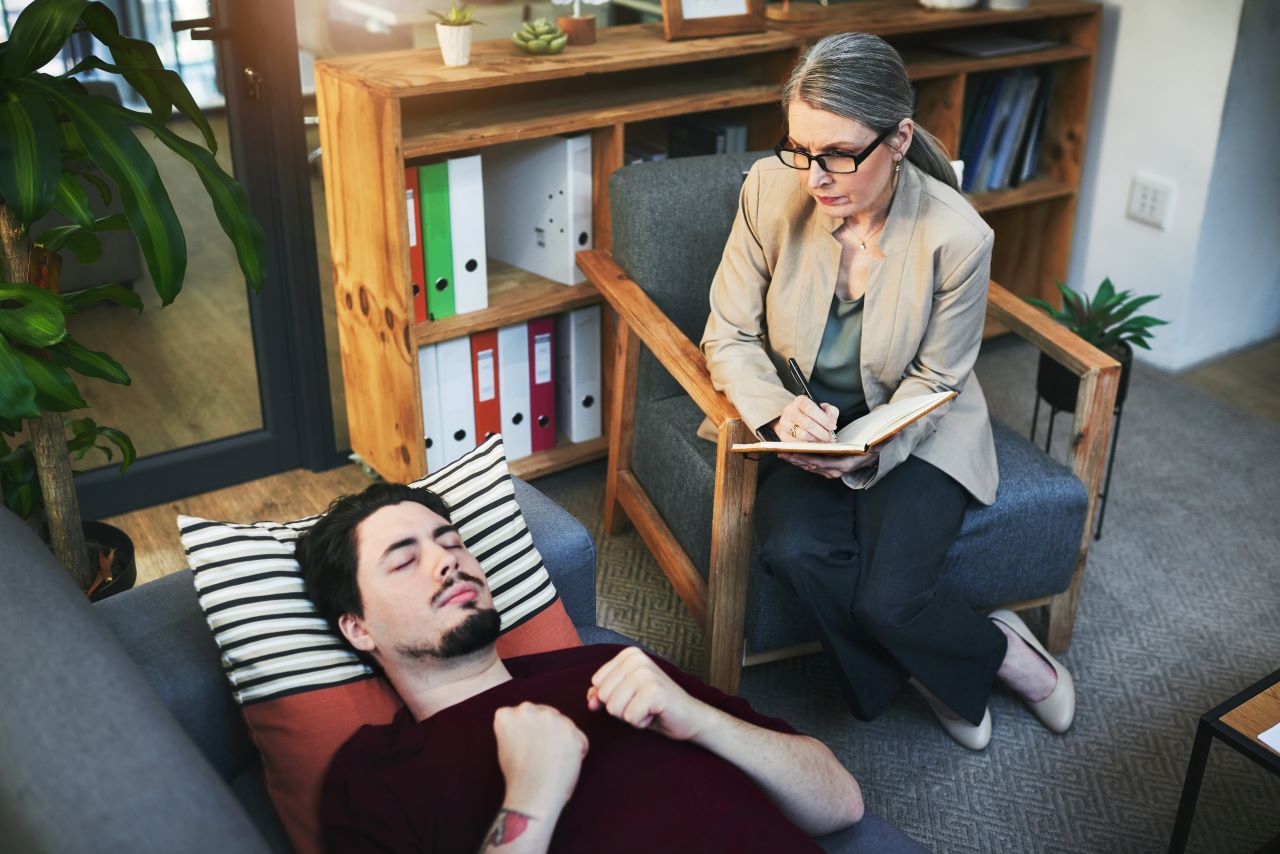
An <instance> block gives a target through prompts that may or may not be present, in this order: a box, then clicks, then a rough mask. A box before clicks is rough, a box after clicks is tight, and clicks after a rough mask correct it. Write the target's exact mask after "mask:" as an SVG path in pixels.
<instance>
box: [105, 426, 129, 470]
mask: <svg viewBox="0 0 1280 854" xmlns="http://www.w3.org/2000/svg"><path fill="white" fill-rule="evenodd" d="M98 435H100V436H101V437H102V438H104V439H106V440H107V441H108V442H110V443H111V444H113V445H115V446H116V447H117V448H119V449H120V473H121V474H124V473H125V470H126V469H128V468H129V466H130V465H132V464H133V461H134V460H136V459H137V458H138V451H137V449H136V448H134V447H133V440H132V439H130V438H129V437H128V436H126V435H125V434H124V433H121V432H120V431H119V430H117V429H115V428H114V427H99V428H98ZM99 447H104V446H102V445H99Z"/></svg>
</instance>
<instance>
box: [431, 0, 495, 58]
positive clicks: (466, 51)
mask: <svg viewBox="0 0 1280 854" xmlns="http://www.w3.org/2000/svg"><path fill="white" fill-rule="evenodd" d="M430 11H431V14H433V15H435V16H436V17H437V18H439V19H440V20H439V21H438V22H436V38H437V39H438V40H439V41H440V56H441V58H443V59H444V64H445V65H454V66H457V65H466V64H467V63H469V62H471V25H472V24H480V25H482V26H483V24H484V22H483V21H477V20H476V19H475V18H474V17H473V16H474V15H475V13H476V4H474V3H464V4H463V5H462V6H461V7H459V6H458V0H449V11H448V12H437V11H435V10H434V9H432V10H430Z"/></svg>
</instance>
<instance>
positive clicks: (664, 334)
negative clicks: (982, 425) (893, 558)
mask: <svg viewBox="0 0 1280 854" xmlns="http://www.w3.org/2000/svg"><path fill="white" fill-rule="evenodd" d="M761 156H763V155H762V154H761V153H755V154H736V155H735V154H730V155H714V156H710V157H692V158H683V159H677V160H668V161H662V162H656V163H642V164H636V165H632V166H627V167H624V168H623V169H621V170H619V171H617V172H615V173H614V174H613V176H612V178H611V179H610V182H609V199H610V204H611V215H612V234H613V249H612V254H610V253H609V252H608V251H605V250H590V251H584V252H580V253H579V254H578V259H579V265H580V266H581V268H582V269H583V271H584V272H585V273H586V275H587V277H588V279H589V280H590V281H591V282H592V283H593V284H594V285H595V286H596V287H597V288H598V289H599V290H600V292H601V293H602V294H603V296H604V298H605V300H606V301H607V302H608V304H609V306H610V307H611V308H612V309H613V310H614V311H615V312H616V313H617V315H618V329H617V336H616V344H617V346H616V353H615V355H614V362H613V372H614V373H613V377H612V389H613V397H612V400H611V401H610V420H609V422H608V423H609V453H610V455H609V465H608V480H607V488H606V494H605V525H606V530H608V531H609V532H610V533H615V532H617V531H618V530H619V528H620V526H621V524H622V523H623V521H624V518H623V514H624V513H625V516H626V517H627V518H629V519H630V521H631V522H632V523H633V524H634V525H635V526H636V529H637V531H638V532H639V533H640V535H641V537H642V538H643V539H644V540H645V543H646V544H647V545H648V547H649V549H650V551H651V552H652V553H653V554H654V556H655V558H656V559H657V561H658V563H659V564H660V565H661V566H662V569H663V571H664V572H665V573H666V575H667V577H668V579H670V581H671V583H672V585H673V586H674V588H675V590H676V591H677V592H678V593H679V595H680V597H681V599H682V600H683V601H684V603H685V605H686V607H687V608H688V609H689V611H690V613H691V614H692V615H693V617H694V619H695V620H697V621H698V622H699V623H700V624H702V626H703V628H704V631H705V632H706V635H707V646H708V650H709V662H708V680H709V681H710V682H711V683H712V684H714V685H716V686H717V687H719V688H721V689H723V690H727V691H734V690H736V688H737V684H738V679H739V676H740V672H741V668H742V666H744V665H750V664H755V663H761V662H764V661H772V660H776V659H779V658H785V657H788V656H792V655H798V654H804V653H808V652H813V651H816V650H817V649H819V646H818V644H817V642H816V638H817V632H816V630H815V628H814V626H813V624H812V621H811V619H810V617H809V615H808V613H807V612H806V611H805V609H804V607H803V606H802V605H801V603H800V601H799V600H798V599H797V598H796V597H795V596H794V595H792V594H791V593H790V592H789V591H788V590H787V589H786V588H785V587H783V586H782V584H781V583H779V582H778V581H777V580H776V579H774V578H773V577H772V576H770V575H768V574H767V573H766V572H765V571H764V570H763V569H762V567H761V565H760V564H759V562H758V561H757V560H756V559H755V556H754V554H753V550H752V548H751V513H752V506H753V502H754V499H755V466H756V464H755V463H754V462H753V461H751V460H749V459H747V458H746V457H745V456H744V455H740V454H732V453H729V452H728V448H729V446H730V445H732V444H733V443H734V442H742V441H752V440H753V439H754V436H753V435H752V434H751V432H750V431H749V430H748V429H747V427H746V426H745V425H744V424H743V423H742V421H741V420H740V419H739V417H738V413H737V410H736V409H735V408H734V407H733V405H732V404H731V403H730V402H729V400H728V399H727V398H726V397H725V396H724V395H722V394H720V393H719V392H717V391H716V390H715V388H714V387H713V386H712V384H711V380H710V377H709V375H708V373H707V369H706V366H705V363H704V361H703V358H702V355H701V353H700V352H699V350H698V347H697V346H696V344H695V343H694V342H696V341H698V340H699V339H700V337H701V334H702V330H703V326H704V325H705V323H706V319H707V315H708V311H709V296H708V295H709V290H710V284H711V280H712V277H713V275H714V273H715V270H716V267H717V265H718V264H719V261H720V256H721V252H722V250H723V247H724V244H725V241H726V239H727V237H728V234H729V229H730V227H731V225H732V223H733V219H734V215H735V213H736V210H737V204H738V195H739V191H740V189H741V185H742V179H743V176H744V175H745V172H746V170H747V169H749V168H750V165H751V164H752V163H753V162H754V161H755V160H757V159H759V158H760V157H761ZM989 294H990V298H989V307H988V319H994V320H996V321H998V322H1000V323H1002V324H1004V325H1005V326H1007V327H1008V328H1009V329H1011V330H1012V331H1013V332H1015V333H1016V334H1018V335H1020V336H1022V337H1024V338H1026V339H1028V340H1029V341H1031V342H1032V343H1033V344H1035V345H1036V346H1037V347H1039V348H1040V349H1041V350H1043V351H1044V352H1046V353H1048V354H1049V355H1050V356H1051V357H1053V358H1054V359H1056V360H1057V361H1059V362H1061V363H1062V364H1064V365H1065V366H1066V367H1067V368H1069V369H1070V370H1071V371H1072V372H1073V373H1075V374H1076V375H1077V376H1080V377H1081V378H1082V380H1081V383H1080V400H1079V402H1078V405H1077V408H1076V413H1077V414H1076V421H1075V425H1074V433H1073V441H1072V447H1073V454H1074V461H1073V468H1072V469H1067V468H1066V467H1064V466H1062V465H1060V464H1059V463H1057V462H1055V461H1053V460H1052V459H1050V458H1049V457H1047V456H1046V455H1045V454H1044V453H1042V452H1041V451H1040V450H1038V449H1037V448H1035V447H1034V446H1033V445H1032V444H1031V443H1030V442H1028V441H1027V440H1026V439H1025V438H1023V437H1021V436H1019V435H1018V434H1016V433H1014V432H1013V431H1012V430H1010V429H1009V428H1007V427H1005V426H1004V425H1002V424H999V423H996V424H995V425H994V430H995V441H996V453H997V457H998V460H999V467H1000V491H999V494H998V496H997V498H996V502H995V504H994V505H992V506H991V507H981V506H975V507H973V508H972V509H971V510H970V511H969V513H968V514H967V516H966V518H965V522H964V526H963V528H962V531H961V535H960V538H959V539H958V540H957V542H956V544H955V546H954V548H953V550H952V552H951V553H950V555H949V556H948V568H947V583H948V584H950V585H952V586H953V587H954V588H955V589H956V590H957V591H959V592H960V593H961V594H962V595H963V596H964V597H965V598H966V599H967V600H968V601H969V602H970V603H972V604H973V605H974V606H975V607H979V608H993V607H996V606H999V605H1004V606H1006V607H1013V608H1015V609H1026V608H1031V607H1035V606H1042V605H1043V606H1048V608H1049V624H1048V625H1049V630H1048V635H1049V637H1048V643H1049V647H1050V648H1051V649H1052V650H1054V651H1055V652H1061V651H1062V650H1064V649H1065V648H1066V647H1067V645H1068V644H1069V643H1070V638H1071V630H1072V625H1073V622H1074V619H1075V609H1076V600H1077V596H1078V595H1079V591H1080V585H1081V581H1082V577H1083V571H1084V565H1085V557H1086V554H1087V548H1088V544H1089V532H1090V520H1091V519H1092V510H1093V501H1094V496H1096V495H1097V492H1098V486H1099V483H1100V476H1101V472H1102V462H1103V455H1104V453H1105V449H1106V446H1107V438H1108V435H1109V431H1110V427H1111V411H1112V402H1113V401H1114V397H1115V387H1116V382H1117V378H1118V373H1119V367H1118V365H1117V363H1116V362H1115V361H1114V360H1113V359H1111V358H1110V357H1109V356H1106V355H1105V354H1103V353H1102V352H1101V351H1099V350H1097V349H1095V348H1094V347H1092V346H1091V345H1089V344H1087V343H1086V342H1084V341H1083V340H1081V339H1079V338H1077V337H1076V336H1075V335H1073V334H1071V333H1070V332H1068V331H1067V330H1066V329H1064V328H1063V327H1061V326H1059V325H1058V324H1056V323H1054V322H1053V321H1052V320H1050V319H1049V318H1048V317H1047V316H1045V315H1044V314H1043V313H1042V312H1039V311H1037V310H1035V309H1033V308H1031V307H1030V306H1028V305H1026V304H1025V303H1024V302H1023V301H1022V300H1020V299H1018V298H1016V297H1014V296H1013V295H1012V294H1010V293H1009V292H1008V291H1006V290H1004V289H1003V288H1001V287H1000V286H999V285H997V284H996V283H995V282H992V283H991V286H990V292H989ZM642 344H643V345H644V346H643V348H642V346H641V345H642ZM642 349H643V350H644V352H642ZM704 416H705V417H709V418H710V419H711V421H712V423H713V424H714V425H715V426H716V428H717V430H718V440H717V442H716V443H715V444H712V443H710V442H707V441H705V440H703V439H701V438H698V437H697V436H696V435H695V433H696V430H697V428H698V425H699V424H700V423H701V421H702V419H703V418H704Z"/></svg>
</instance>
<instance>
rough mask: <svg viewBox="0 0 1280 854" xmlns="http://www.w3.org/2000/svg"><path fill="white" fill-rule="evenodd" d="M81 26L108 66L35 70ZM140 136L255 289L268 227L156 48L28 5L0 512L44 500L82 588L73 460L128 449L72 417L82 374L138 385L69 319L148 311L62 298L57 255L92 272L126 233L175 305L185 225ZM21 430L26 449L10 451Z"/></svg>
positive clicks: (54, 5) (1, 184) (7, 117)
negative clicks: (197, 139)
mask: <svg viewBox="0 0 1280 854" xmlns="http://www.w3.org/2000/svg"><path fill="white" fill-rule="evenodd" d="M82 32H88V33H90V34H92V36H93V37H94V38H96V39H97V40H98V41H99V42H101V43H102V45H104V46H105V47H106V48H107V50H108V51H109V52H110V55H111V59H112V61H111V62H106V61H104V60H103V59H100V58H98V57H96V56H91V57H89V58H88V59H86V60H84V61H83V62H81V63H79V64H78V65H77V66H75V67H74V68H72V69H71V70H70V71H68V72H67V73H66V74H62V75H57V76H55V75H50V74H47V73H44V72H42V71H41V70H40V69H41V68H43V67H44V66H46V65H47V64H48V63H50V62H51V61H52V60H53V59H54V58H55V57H57V56H58V54H59V53H60V52H61V51H62V49H63V47H64V46H65V45H66V43H67V40H68V39H69V38H71V37H72V35H73V34H75V33H82ZM85 73H92V74H95V75H98V76H99V77H102V76H109V75H114V76H115V77H118V78H121V79H123V81H124V82H125V83H126V84H127V85H128V86H130V87H132V89H133V90H134V91H135V92H137V93H138V95H139V96H140V97H141V99H142V100H143V101H145V103H146V105H147V110H146V111H145V112H141V111H135V110H131V109H128V108H126V107H124V106H122V105H120V104H118V103H116V102H114V101H112V100H111V99H109V98H105V97H102V96H99V95H91V94H90V93H89V92H88V91H87V89H86V88H85V87H84V86H83V85H82V84H81V83H80V82H79V81H78V80H77V75H81V74H85ZM174 110H177V111H178V112H179V113H180V114H181V115H182V116H184V117H186V118H187V119H189V120H190V121H191V122H192V123H193V124H194V125H195V126H196V127H197V128H198V129H199V131H200V133H201V136H202V138H203V143H204V144H203V145H200V144H197V143H194V142H190V141H188V140H186V139H184V138H183V137H181V136H179V135H178V134H176V133H174V132H173V131H172V130H170V129H169V127H168V120H169V119H170V118H171V117H172V115H173V112H174ZM134 126H140V127H142V128H145V129H147V130H148V131H150V132H151V133H154V134H155V136H156V137H157V138H158V139H159V140H160V141H161V142H162V143H163V144H164V145H165V146H166V147H168V148H169V149H170V150H171V151H172V152H173V153H175V154H177V155H178V156H179V157H181V158H183V159H184V160H186V161H187V162H188V163H190V164H191V166H192V167H194V169H195V171H196V173H197V174H198V175H199V177H200V181H201V183H202V184H203V185H204V188H205V190H206V192H207V193H208V195H209V198H210V200H211V201H212V203H213V208H214V211H215V213H216V214H217V218H218V222H219V224H220V225H221V227H222V229H223V231H224V232H225V233H226V235H227V236H228V237H229V238H230V240H231V242H232V244H233V245H234V246H235V250H236V255H237V257H238V259H239V263H240V267H241V270H242V271H243V272H244V276H245V279H246V281H247V282H248V283H249V284H250V285H251V286H252V287H253V288H255V289H257V288H260V287H261V286H262V282H263V278H264V275H265V272H264V258H265V252H266V244H265V238H264V235H263V232H262V229H261V227H260V226H259V225H258V223H257V221H256V220H255V218H254V216H253V214H252V212H251V211H250V208H249V203H248V199H247V198H246V197H245V194H244V191H243V189H242V188H241V187H240V185H239V184H237V183H236V181H235V180H234V179H233V178H231V176H229V175H228V174H227V173H226V172H225V171H223V169H222V168H221V167H220V166H219V165H218V162H217V160H216V159H215V157H214V154H215V153H216V150H217V143H216V141H215V138H214V134H213V130H212V128H211V127H210V125H209V122H208V121H207V120H206V119H205V117H204V115H203V114H202V113H201V112H200V110H199V108H198V107H197V106H196V103H195V100H194V99H193V98H192V96H191V93H190V92H189V91H188V90H187V88H186V86H185V85H184V84H183V82H182V80H181V78H179V77H178V75H177V74H176V73H175V72H173V71H170V70H167V69H166V68H165V67H164V65H163V64H162V63H161V61H160V57H159V54H158V53H157V52H156V49H155V47H154V46H153V45H151V44H150V43H148V42H145V41H140V40H137V39H132V38H127V37H125V36H124V35H122V34H121V33H120V29H119V26H118V24H117V22H116V18H115V15H114V14H112V12H111V10H110V9H108V8H107V7H106V6H104V5H103V4H102V3H97V2H89V0H35V2H33V3H32V4H31V5H29V6H28V7H27V8H26V9H24V10H23V12H22V13H21V14H20V15H19V16H18V18H17V20H16V21H15V22H14V24H13V28H12V31H11V33H10V38H9V40H8V41H7V42H3V43H0V434H2V437H3V438H0V443H2V447H0V469H2V470H3V475H4V476H3V478H0V484H3V486H4V488H5V490H6V494H5V496H4V499H5V502H6V504H8V505H9V506H10V507H11V508H12V509H15V510H17V511H18V512H19V513H22V512H23V511H26V512H28V513H29V512H32V511H33V510H35V509H36V507H37V506H38V504H39V503H40V502H43V506H44V511H45V516H46V520H47V524H48V531H49V540H50V545H51V546H52V547H53V551H54V554H56V555H57V557H58V559H59V560H61V561H62V563H63V564H64V565H66V567H67V568H68V569H69V570H70V571H71V574H72V576H73V577H74V578H75V580H76V581H77V583H79V584H80V586H81V587H82V588H87V587H88V585H89V584H90V582H91V580H92V577H93V573H92V570H91V568H90V563H89V557H88V553H87V551H86V549H85V544H84V536H83V530H82V526H81V520H80V511H79V505H78V502H77V500H76V493H75V485H74V482H73V480H72V471H71V462H70V455H71V454H72V453H75V454H77V455H79V456H81V457H82V456H83V455H84V453H86V452H88V451H89V450H91V449H92V448H94V447H103V448H105V449H107V450H108V451H109V450H110V448H111V447H112V446H114V447H116V448H117V449H118V450H119V451H120V452H121V453H122V455H123V462H124V465H127V464H128V463H129V461H130V460H131V459H132V457H133V446H132V443H131V442H129V440H128V437H126V436H124V435H123V434H121V433H119V432H118V431H114V430H111V429H110V428H106V427H101V426H99V425H97V424H96V423H94V422H93V421H92V420H91V419H85V418H78V419H74V420H69V419H67V418H66V417H65V416H64V415H63V413H66V412H71V411H73V410H77V409H81V408H83V407H84V406H85V405H86V404H85V401H84V398H83V397H82V396H81V394H80V391H79V387H78V385H77V382H78V381H77V379H76V378H75V377H74V376H73V374H79V375H80V376H82V377H96V378H98V379H103V380H106V381H108V382H113V383H120V384H127V383H128V382H129V375H128V373H127V372H126V371H125V369H124V367H123V366H122V365H120V363H119V362H117V361H116V360H115V359H113V358H112V357H111V356H109V355H107V354H106V353H101V352H96V351H92V350H89V349H88V348H86V347H84V346H82V345H81V344H79V343H78V342H76V341H75V340H74V339H73V338H72V337H71V336H70V335H68V333H67V318H68V317H70V316H71V315H74V314H75V313H76V312H79V311H81V310H84V309H85V308H87V307H88V306H90V305H93V304H94V303H98V302H104V301H105V302H113V303H117V304H119V305H124V306H128V307H132V308H135V309H137V310H139V311H141V310H142V302H141V300H140V299H139V298H138V297H137V295H136V294H134V293H133V292H132V291H130V290H129V289H127V288H125V287H124V286H123V285H121V284H119V283H110V282H108V283H103V284H102V285H100V286H97V287H93V288H89V289H86V290H81V291H78V292H76V293H74V294H60V293H58V287H57V284H58V282H57V280H58V269H59V265H60V255H59V253H61V252H64V251H70V252H72V253H74V254H75V256H76V258H77V259H78V260H79V261H81V262H82V263H92V261H94V260H95V259H96V258H97V257H98V256H99V255H100V254H101V251H102V247H101V243H100V241H99V238H98V235H99V234H101V233H102V232H105V231H110V230H116V229H127V230H128V231H130V232H132V234H133V236H134V237H135V238H136V239H137V241H138V245H139V248H140V249H141V251H142V256H143V259H144V261H145V263H146V267H147V270H148V272H149V273H150V280H151V282H152V284H153V285H154V287H155V290H156V293H157V295H158V296H159V297H160V300H161V304H162V305H168V304H169V303H170V302H172V301H173V299H174V297H176V296H177V295H178V293H179V291H180V290H181V289H182V283H183V279H184V277H185V275H186V265H187V248H186V239H185V237H184V235H183V231H182V226H181V225H180V224H179V221H178V215H177V213H176V212H175V211H174V208H173V204H172V203H171V202H170V200H169V194H168V192H167V191H166V190H165V186H164V183H163V182H162V181H161V179H160V176H159V173H158V172H157V171H156V166H155V162H154V161H153V160H152V159H151V156H150V155H149V154H148V153H147V150H146V149H145V148H144V147H143V145H142V144H141V142H139V140H138V139H137V137H136V136H135V135H134V131H133V129H132V128H133V127H134ZM90 191H92V192H95V193H97V194H99V195H100V197H101V198H102V200H103V203H104V204H110V203H111V199H112V198H113V197H115V198H118V199H119V202H120V206H121V208H122V212H121V213H118V214H113V215H110V216H96V215H95V214H94V213H93V212H92V209H91V207H90V204H89V196H88V193H89V192H90ZM51 209H52V210H54V211H56V212H57V213H58V214H60V215H61V217H62V218H64V219H65V220H66V224H65V225H61V226H58V227H55V228H53V229H51V230H49V231H45V232H44V233H41V234H32V233H31V226H32V223H35V222H36V221H38V220H40V219H41V218H42V217H43V216H44V215H45V214H46V213H48V212H49V211H50V210H51ZM24 427H25V429H26V432H27V434H28V436H29V437H30V438H29V443H20V444H17V445H16V446H15V445H14V444H13V442H14V440H15V437H16V436H17V435H18V434H19V433H20V432H21V431H22V429H23V428H24ZM68 429H70V433H68Z"/></svg>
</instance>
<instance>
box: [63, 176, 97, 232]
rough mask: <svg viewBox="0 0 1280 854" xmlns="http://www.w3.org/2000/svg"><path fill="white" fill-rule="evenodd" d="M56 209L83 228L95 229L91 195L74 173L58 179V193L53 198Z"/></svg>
mask: <svg viewBox="0 0 1280 854" xmlns="http://www.w3.org/2000/svg"><path fill="white" fill-rule="evenodd" d="M53 207H54V209H55V210H56V211H57V212H58V213H60V214H62V215H63V216H65V217H66V218H67V219H69V220H71V221H72V222H73V223H75V224H76V225H78V226H80V227H81V228H87V229H92V228H93V211H92V210H91V209H90V208H89V195H88V194H87V193H86V192H85V191H84V185H83V184H81V183H80V181H79V179H78V178H77V177H76V176H75V173H73V172H63V173H62V175H61V176H60V177H59V178H58V192H57V194H56V195H54V197H53Z"/></svg>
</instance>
